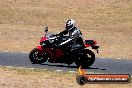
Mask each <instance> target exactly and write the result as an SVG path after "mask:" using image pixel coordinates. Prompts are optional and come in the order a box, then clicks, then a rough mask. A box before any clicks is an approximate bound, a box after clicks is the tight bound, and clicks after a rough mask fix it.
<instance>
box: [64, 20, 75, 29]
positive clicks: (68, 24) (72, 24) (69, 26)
mask: <svg viewBox="0 0 132 88" xmlns="http://www.w3.org/2000/svg"><path fill="white" fill-rule="evenodd" d="M74 27H75V20H73V19H70V20H67V21H66V30H68V31H70V30H71V29H72V28H74Z"/></svg>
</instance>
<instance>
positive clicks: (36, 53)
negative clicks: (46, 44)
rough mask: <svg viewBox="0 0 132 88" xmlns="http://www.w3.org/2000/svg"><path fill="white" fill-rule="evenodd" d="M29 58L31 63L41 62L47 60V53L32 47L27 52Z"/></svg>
mask: <svg viewBox="0 0 132 88" xmlns="http://www.w3.org/2000/svg"><path fill="white" fill-rule="evenodd" d="M29 59H30V61H31V62H32V63H33V64H41V63H44V62H46V61H47V55H46V53H44V52H42V51H40V50H38V49H37V48H34V49H33V50H32V51H31V52H30V54H29Z"/></svg>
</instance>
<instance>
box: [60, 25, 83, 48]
mask: <svg viewBox="0 0 132 88" xmlns="http://www.w3.org/2000/svg"><path fill="white" fill-rule="evenodd" d="M66 34H68V36H67V39H66V40H65V41H63V42H61V43H60V44H59V45H58V46H60V47H65V46H67V45H69V44H70V45H71V46H75V45H77V44H79V45H81V46H82V45H83V38H82V33H81V31H80V30H79V29H78V28H76V27H74V28H72V29H71V30H70V31H67V30H64V31H62V32H60V33H59V34H58V35H66Z"/></svg>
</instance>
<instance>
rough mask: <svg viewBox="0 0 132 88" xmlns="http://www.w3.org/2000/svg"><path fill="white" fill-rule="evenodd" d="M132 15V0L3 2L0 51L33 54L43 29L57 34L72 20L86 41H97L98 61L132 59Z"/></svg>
mask: <svg viewBox="0 0 132 88" xmlns="http://www.w3.org/2000/svg"><path fill="white" fill-rule="evenodd" d="M131 14H132V0H82V1H81V2H80V0H72V1H69V0H63V1H62V0H57V1H56V0H50V1H48V0H22V1H20V0H2V1H1V2H0V43H1V44H0V50H6V51H22V52H24V51H28V52H30V51H31V50H32V48H34V47H35V46H36V45H38V44H39V39H40V37H41V36H42V35H43V32H42V31H41V29H42V28H43V27H44V26H47V25H48V26H49V30H50V31H52V32H55V33H56V32H59V31H62V30H63V29H64V23H65V20H67V19H69V18H73V19H75V20H76V24H77V26H78V27H79V28H80V30H81V31H82V33H83V35H84V38H85V39H95V40H97V42H98V44H99V45H100V50H99V51H100V54H99V55H98V54H97V57H113V58H116V57H120V58H129V59H131V58H132V52H131V51H132V45H131V44H132V15H131Z"/></svg>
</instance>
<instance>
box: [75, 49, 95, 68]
mask: <svg viewBox="0 0 132 88" xmlns="http://www.w3.org/2000/svg"><path fill="white" fill-rule="evenodd" d="M94 61H95V54H94V53H93V52H92V51H91V50H88V49H86V50H84V53H83V55H82V56H80V57H79V58H78V59H77V60H76V62H75V64H76V65H77V67H79V66H82V67H83V68H88V67H89V66H91V65H92V64H93V63H94Z"/></svg>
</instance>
